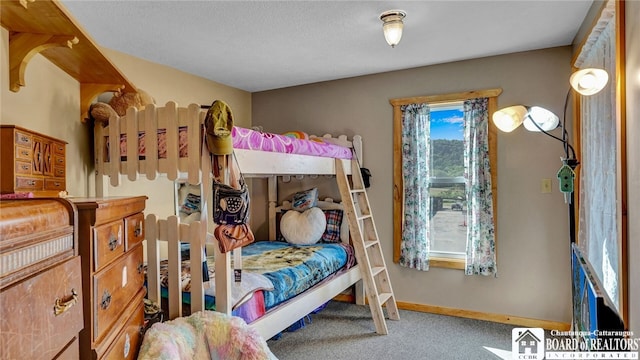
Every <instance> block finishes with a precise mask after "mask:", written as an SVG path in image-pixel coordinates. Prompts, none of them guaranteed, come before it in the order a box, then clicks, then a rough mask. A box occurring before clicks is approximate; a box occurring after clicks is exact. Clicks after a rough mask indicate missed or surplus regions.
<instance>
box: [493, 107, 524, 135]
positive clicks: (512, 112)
mask: <svg viewBox="0 0 640 360" xmlns="http://www.w3.org/2000/svg"><path fill="white" fill-rule="evenodd" d="M526 116H527V108H525V107H524V106H522V105H515V106H509V107H507V108H504V109H500V110H498V111H496V112H494V113H493V116H492V119H493V123H494V124H496V126H497V127H498V129H500V130H501V131H504V132H512V131H513V130H515V129H517V128H518V126H520V124H522V122H523V121H524V118H525V117H526Z"/></svg>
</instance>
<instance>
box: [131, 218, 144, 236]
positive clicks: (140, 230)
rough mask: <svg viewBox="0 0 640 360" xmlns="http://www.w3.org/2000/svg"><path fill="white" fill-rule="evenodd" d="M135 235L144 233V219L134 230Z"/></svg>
mask: <svg viewBox="0 0 640 360" xmlns="http://www.w3.org/2000/svg"><path fill="white" fill-rule="evenodd" d="M133 235H134V236H135V237H140V236H141V235H142V221H141V222H139V223H138V225H137V226H136V229H135V230H134V231H133Z"/></svg>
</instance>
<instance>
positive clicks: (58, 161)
mask: <svg viewBox="0 0 640 360" xmlns="http://www.w3.org/2000/svg"><path fill="white" fill-rule="evenodd" d="M54 147H55V145H54ZM65 164H66V163H65V159H64V155H55V156H54V157H53V165H54V166H61V167H65Z"/></svg>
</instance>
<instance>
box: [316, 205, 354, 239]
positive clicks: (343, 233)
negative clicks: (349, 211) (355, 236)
mask: <svg viewBox="0 0 640 360" xmlns="http://www.w3.org/2000/svg"><path fill="white" fill-rule="evenodd" d="M317 206H318V207H319V208H320V209H322V210H341V211H343V213H342V221H341V222H339V223H340V239H341V240H342V242H343V243H349V221H348V220H347V217H346V215H345V214H344V206H343V205H342V204H341V203H337V202H334V201H333V200H332V201H322V200H321V201H318V205H317Z"/></svg>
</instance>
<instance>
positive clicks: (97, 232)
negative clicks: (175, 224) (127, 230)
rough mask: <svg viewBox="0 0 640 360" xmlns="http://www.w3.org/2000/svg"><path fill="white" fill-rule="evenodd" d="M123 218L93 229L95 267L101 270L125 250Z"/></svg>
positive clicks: (96, 269)
mask: <svg viewBox="0 0 640 360" xmlns="http://www.w3.org/2000/svg"><path fill="white" fill-rule="evenodd" d="M123 240H124V232H123V222H122V220H119V221H114V222H111V223H108V224H104V225H101V226H97V227H95V228H94V229H93V242H94V245H93V246H94V249H95V258H94V265H93V266H94V269H95V271H98V270H100V269H101V268H102V267H103V266H105V265H106V264H108V263H109V262H111V261H112V260H113V259H115V258H117V257H118V256H120V255H122V253H123V252H124V242H123Z"/></svg>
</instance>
